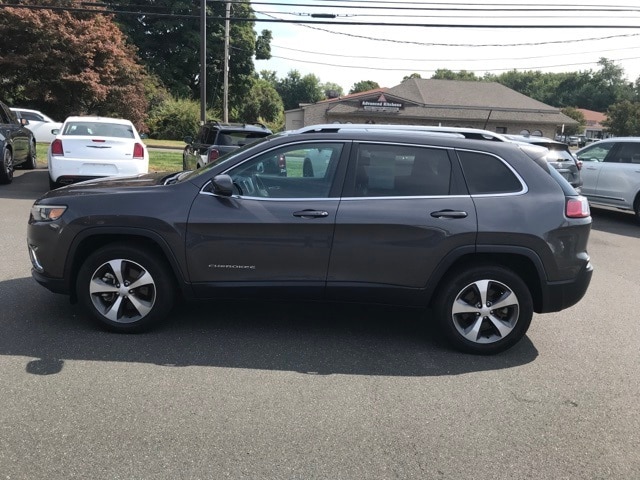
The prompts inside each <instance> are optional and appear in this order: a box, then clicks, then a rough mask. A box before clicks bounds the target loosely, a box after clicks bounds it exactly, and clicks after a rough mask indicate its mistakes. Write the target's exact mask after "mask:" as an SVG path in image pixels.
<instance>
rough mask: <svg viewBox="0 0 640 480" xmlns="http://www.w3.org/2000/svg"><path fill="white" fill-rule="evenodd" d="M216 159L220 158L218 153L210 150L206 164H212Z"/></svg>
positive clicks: (213, 149)
mask: <svg viewBox="0 0 640 480" xmlns="http://www.w3.org/2000/svg"><path fill="white" fill-rule="evenodd" d="M218 157H220V152H219V151H218V150H216V149H215V148H212V149H211V150H209V156H208V157H207V163H208V162H212V161H214V160H217V159H218Z"/></svg>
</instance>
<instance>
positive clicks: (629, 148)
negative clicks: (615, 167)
mask: <svg viewBox="0 0 640 480" xmlns="http://www.w3.org/2000/svg"><path fill="white" fill-rule="evenodd" d="M604 161H605V162H612V163H640V142H638V143H634V142H626V143H621V144H620V146H619V147H618V148H617V150H613V153H612V154H610V155H609V156H608V157H607V158H605V160H604Z"/></svg>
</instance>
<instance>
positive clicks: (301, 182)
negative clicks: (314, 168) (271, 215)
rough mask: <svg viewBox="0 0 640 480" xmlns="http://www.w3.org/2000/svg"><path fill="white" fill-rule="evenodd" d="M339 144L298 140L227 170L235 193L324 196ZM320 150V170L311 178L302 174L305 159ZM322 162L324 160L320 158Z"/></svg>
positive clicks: (330, 181) (332, 173)
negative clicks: (296, 142)
mask: <svg viewBox="0 0 640 480" xmlns="http://www.w3.org/2000/svg"><path fill="white" fill-rule="evenodd" d="M342 148H343V144H341V143H301V144H294V145H288V146H286V147H283V148H278V149H275V150H271V151H269V152H267V153H263V154H261V155H258V156H256V157H253V158H252V159H250V160H248V161H246V162H244V163H242V164H241V165H238V166H236V167H234V168H233V169H231V170H230V171H229V172H227V173H228V174H229V175H230V176H231V179H232V180H233V183H234V186H235V187H236V193H237V194H239V195H242V196H245V197H261V198H268V197H272V198H326V197H328V196H329V191H330V190H331V185H332V183H333V178H334V175H335V172H336V169H337V166H338V162H339V160H340V155H341V153H342ZM315 152H322V154H323V158H324V159H326V163H325V168H324V171H322V172H321V173H320V172H319V173H318V174H317V175H315V176H313V177H309V176H306V175H304V170H303V165H304V161H305V159H308V158H309V155H311V154H314V153H315ZM323 162H324V160H323Z"/></svg>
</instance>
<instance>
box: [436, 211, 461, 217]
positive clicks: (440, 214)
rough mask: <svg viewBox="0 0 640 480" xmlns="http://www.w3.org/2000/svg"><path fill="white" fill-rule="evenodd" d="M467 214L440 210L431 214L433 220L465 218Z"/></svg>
mask: <svg viewBox="0 0 640 480" xmlns="http://www.w3.org/2000/svg"><path fill="white" fill-rule="evenodd" d="M467 215H468V214H467V212H462V211H460V210H440V211H438V212H431V216H432V217H433V218H467Z"/></svg>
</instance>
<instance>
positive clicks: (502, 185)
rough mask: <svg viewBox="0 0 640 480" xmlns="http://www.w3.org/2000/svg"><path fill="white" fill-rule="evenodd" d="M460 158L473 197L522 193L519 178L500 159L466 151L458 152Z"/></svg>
mask: <svg viewBox="0 0 640 480" xmlns="http://www.w3.org/2000/svg"><path fill="white" fill-rule="evenodd" d="M458 157H459V158H460V163H461V164H462V170H463V171H464V177H465V180H466V182H467V187H468V188H469V193H471V195H481V194H497V193H515V192H520V191H522V183H520V180H518V177H516V175H515V174H514V173H513V172H512V171H511V169H510V168H509V167H507V166H506V165H505V163H504V162H503V161H502V160H500V159H499V158H497V157H494V156H492V155H487V154H485V153H478V152H466V151H458Z"/></svg>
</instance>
